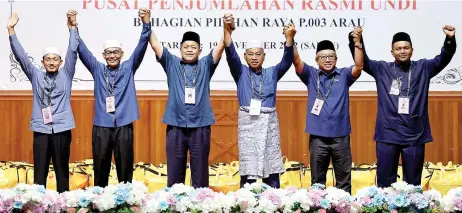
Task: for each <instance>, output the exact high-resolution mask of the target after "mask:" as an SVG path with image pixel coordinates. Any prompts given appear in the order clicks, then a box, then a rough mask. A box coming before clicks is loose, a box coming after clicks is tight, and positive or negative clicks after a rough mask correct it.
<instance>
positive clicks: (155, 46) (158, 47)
mask: <svg viewBox="0 0 462 213" xmlns="http://www.w3.org/2000/svg"><path fill="white" fill-rule="evenodd" d="M149 44H151V47H152V50H154V53H155V54H156V58H158V59H160V58H162V53H163V51H164V47H162V44H160V42H159V40H158V39H157V36H156V33H155V32H151V36H149Z"/></svg>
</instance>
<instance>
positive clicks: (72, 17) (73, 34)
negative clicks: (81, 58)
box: [64, 10, 79, 79]
mask: <svg viewBox="0 0 462 213" xmlns="http://www.w3.org/2000/svg"><path fill="white" fill-rule="evenodd" d="M76 16H77V11H75V10H69V11H68V12H67V26H68V28H69V34H70V36H69V46H68V47H67V53H66V59H65V60H64V70H65V72H66V74H67V76H68V77H69V78H70V79H72V78H74V74H75V64H76V63H77V47H78V45H79V41H78V34H77V19H76Z"/></svg>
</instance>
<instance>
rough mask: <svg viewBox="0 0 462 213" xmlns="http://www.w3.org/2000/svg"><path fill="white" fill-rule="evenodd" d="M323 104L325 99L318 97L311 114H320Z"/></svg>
mask: <svg viewBox="0 0 462 213" xmlns="http://www.w3.org/2000/svg"><path fill="white" fill-rule="evenodd" d="M323 105H324V100H321V99H319V98H316V100H315V101H314V105H313V108H312V109H311V114H313V115H317V116H319V114H320V113H321V109H322V106H323Z"/></svg>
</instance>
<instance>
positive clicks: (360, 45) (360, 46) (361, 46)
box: [355, 43, 363, 49]
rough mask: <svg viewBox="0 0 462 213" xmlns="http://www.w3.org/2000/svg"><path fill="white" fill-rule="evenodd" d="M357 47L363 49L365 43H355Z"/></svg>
mask: <svg viewBox="0 0 462 213" xmlns="http://www.w3.org/2000/svg"><path fill="white" fill-rule="evenodd" d="M355 47H356V48H358V49H362V48H363V43H359V44H355Z"/></svg>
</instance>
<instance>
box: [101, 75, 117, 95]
mask: <svg viewBox="0 0 462 213" xmlns="http://www.w3.org/2000/svg"><path fill="white" fill-rule="evenodd" d="M115 72H116V75H115V77H114V79H113V80H112V84H111V91H109V84H110V83H109V71H108V69H107V68H105V69H104V75H105V77H106V97H109V95H110V94H111V95H114V88H115V81H116V79H117V77H118V76H119V69H117V70H116V71H115Z"/></svg>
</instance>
